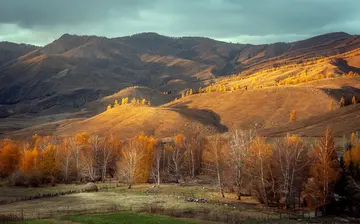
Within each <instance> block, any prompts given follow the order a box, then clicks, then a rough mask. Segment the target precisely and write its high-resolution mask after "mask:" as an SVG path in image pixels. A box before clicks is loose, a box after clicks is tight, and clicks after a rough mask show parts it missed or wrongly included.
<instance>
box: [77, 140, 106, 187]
mask: <svg viewBox="0 0 360 224" xmlns="http://www.w3.org/2000/svg"><path fill="white" fill-rule="evenodd" d="M100 147H101V138H100V136H98V135H90V136H89V138H88V144H87V145H86V146H85V147H82V150H81V152H80V164H81V174H82V176H83V177H85V178H89V179H90V180H91V181H95V180H97V179H98V177H99V176H100V174H99V152H100Z"/></svg>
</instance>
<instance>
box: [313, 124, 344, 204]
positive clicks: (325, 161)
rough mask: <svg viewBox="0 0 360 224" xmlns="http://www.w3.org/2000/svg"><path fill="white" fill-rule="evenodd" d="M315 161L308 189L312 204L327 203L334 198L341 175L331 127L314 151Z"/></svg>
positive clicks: (319, 140)
mask: <svg viewBox="0 0 360 224" xmlns="http://www.w3.org/2000/svg"><path fill="white" fill-rule="evenodd" d="M313 156H314V158H313V159H314V163H313V165H312V166H311V171H310V172H311V176H312V179H310V181H309V183H308V186H307V191H308V196H309V197H310V199H311V200H309V203H310V204H311V205H312V206H315V207H317V206H323V205H327V204H328V203H329V202H330V201H331V199H332V198H333V190H334V186H335V182H336V180H337V178H338V176H339V165H338V163H339V162H338V160H337V155H336V152H335V143H334V139H333V136H332V132H331V129H329V128H328V129H326V132H325V136H323V137H320V138H319V139H318V141H317V145H316V147H315V149H314V151H313Z"/></svg>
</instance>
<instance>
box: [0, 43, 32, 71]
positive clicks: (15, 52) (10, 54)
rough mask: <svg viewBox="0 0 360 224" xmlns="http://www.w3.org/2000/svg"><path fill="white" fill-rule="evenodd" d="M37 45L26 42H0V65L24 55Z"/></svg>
mask: <svg viewBox="0 0 360 224" xmlns="http://www.w3.org/2000/svg"><path fill="white" fill-rule="evenodd" d="M37 48H38V47H36V46H33V45H27V44H15V43H11V42H0V67H1V66H2V65H3V64H5V63H8V62H10V61H12V60H14V59H16V58H18V57H20V56H22V55H25V54H27V53H29V52H31V51H33V50H36V49H37Z"/></svg>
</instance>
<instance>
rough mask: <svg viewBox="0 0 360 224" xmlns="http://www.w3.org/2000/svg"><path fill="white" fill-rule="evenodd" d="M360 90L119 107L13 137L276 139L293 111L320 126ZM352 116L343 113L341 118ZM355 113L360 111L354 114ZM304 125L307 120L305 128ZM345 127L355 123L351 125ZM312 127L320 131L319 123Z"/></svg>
mask: <svg viewBox="0 0 360 224" xmlns="http://www.w3.org/2000/svg"><path fill="white" fill-rule="evenodd" d="M359 87H360V78H333V79H324V80H318V81H313V82H311V83H305V84H299V85H293V86H281V87H269V88H263V89H254V90H247V91H246V90H241V89H240V90H235V91H233V92H230V91H229V92H212V93H202V94H194V95H192V96H189V97H185V98H184V99H179V100H177V101H174V102H171V103H168V104H166V105H163V106H161V107H134V106H130V105H127V106H121V107H119V108H114V109H112V110H110V111H105V112H103V113H101V114H99V115H97V116H94V117H91V118H89V119H77V120H73V122H71V121H69V120H64V121H63V122H59V123H55V124H54V123H49V124H47V125H42V126H37V127H33V128H29V129H24V130H21V131H17V132H15V133H13V134H12V136H13V137H18V138H20V137H24V136H28V135H29V134H34V133H42V134H43V133H44V132H46V131H48V134H53V133H54V134H57V135H61V136H66V135H71V134H74V133H77V132H80V131H87V132H89V133H100V134H101V133H107V132H113V133H117V134H119V135H120V136H121V137H122V138H128V137H131V136H134V135H137V134H139V133H140V132H141V131H144V132H145V133H146V134H150V135H154V136H156V137H169V136H174V135H175V134H177V133H179V132H183V131H189V130H195V131H202V132H203V133H204V134H213V133H215V132H222V131H226V130H230V129H232V128H246V129H248V128H255V127H256V128H265V129H266V132H263V133H267V134H269V135H274V134H273V133H275V132H279V133H282V134H283V133H286V132H287V130H289V131H290V130H291V125H292V124H288V123H289V113H290V111H292V110H296V113H297V120H298V122H296V123H297V124H298V125H300V126H301V125H308V124H309V122H310V123H311V122H313V121H312V118H311V117H313V116H315V118H314V119H315V120H314V121H316V120H317V118H316V116H320V117H321V115H322V114H326V113H328V112H329V109H328V107H329V104H330V102H331V101H335V102H338V101H339V100H340V98H341V97H342V96H345V98H346V99H347V102H349V101H350V100H351V97H352V96H353V95H355V96H358V98H360V97H359V96H360V91H359ZM336 111H338V110H336ZM348 112H349V111H348V110H345V111H344V112H343V113H345V114H346V113H348ZM349 113H350V112H349ZM353 113H355V114H357V113H358V112H357V111H356V110H355V111H354V112H353ZM328 116H333V117H332V119H335V120H336V119H338V118H337V116H340V113H337V112H335V113H331V114H330V115H328ZM341 116H343V115H341ZM351 116H352V115H349V116H345V119H348V117H349V119H350V117H351ZM302 120H304V121H305V120H307V121H306V122H304V123H301V121H302ZM299 122H300V123H299ZM347 123H348V124H351V122H350V120H349V121H347ZM324 124H326V122H325V123H324ZM355 124H356V123H354V125H355ZM284 125H285V126H284ZM286 125H287V126H286ZM289 125H290V126H289ZM313 125H315V126H316V125H317V123H316V122H315V123H314V124H313ZM278 126H279V127H282V126H284V127H286V128H283V129H279V131H278V130H277V129H272V130H271V131H269V130H267V129H269V128H274V127H278ZM319 127H320V124H319ZM348 127H349V129H346V127H344V130H342V126H339V127H338V129H337V131H336V133H337V134H341V133H342V132H344V133H348V132H349V131H351V130H352V131H354V130H357V129H358V128H357V126H356V125H355V126H353V125H349V126H348ZM345 129H346V130H345ZM350 129H351V130H350ZM280 130H282V131H280ZM320 130H321V131H320ZM322 132H323V130H322V128H318V129H316V128H315V129H313V131H311V132H304V134H305V135H311V136H317V135H319V134H320V133H322ZM299 133H300V132H299Z"/></svg>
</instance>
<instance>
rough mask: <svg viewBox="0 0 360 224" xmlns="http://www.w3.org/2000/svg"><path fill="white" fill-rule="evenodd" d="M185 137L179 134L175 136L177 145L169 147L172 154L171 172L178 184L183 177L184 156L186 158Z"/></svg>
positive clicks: (168, 149)
mask: <svg viewBox="0 0 360 224" xmlns="http://www.w3.org/2000/svg"><path fill="white" fill-rule="evenodd" d="M183 142H184V135H183V134H177V135H176V136H175V145H174V146H172V145H168V146H167V151H169V152H170V153H171V163H170V164H169V166H170V167H169V170H171V171H172V172H173V173H174V175H175V179H176V181H177V182H179V180H180V177H181V169H182V167H183V165H184V156H185V149H184V144H183Z"/></svg>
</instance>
